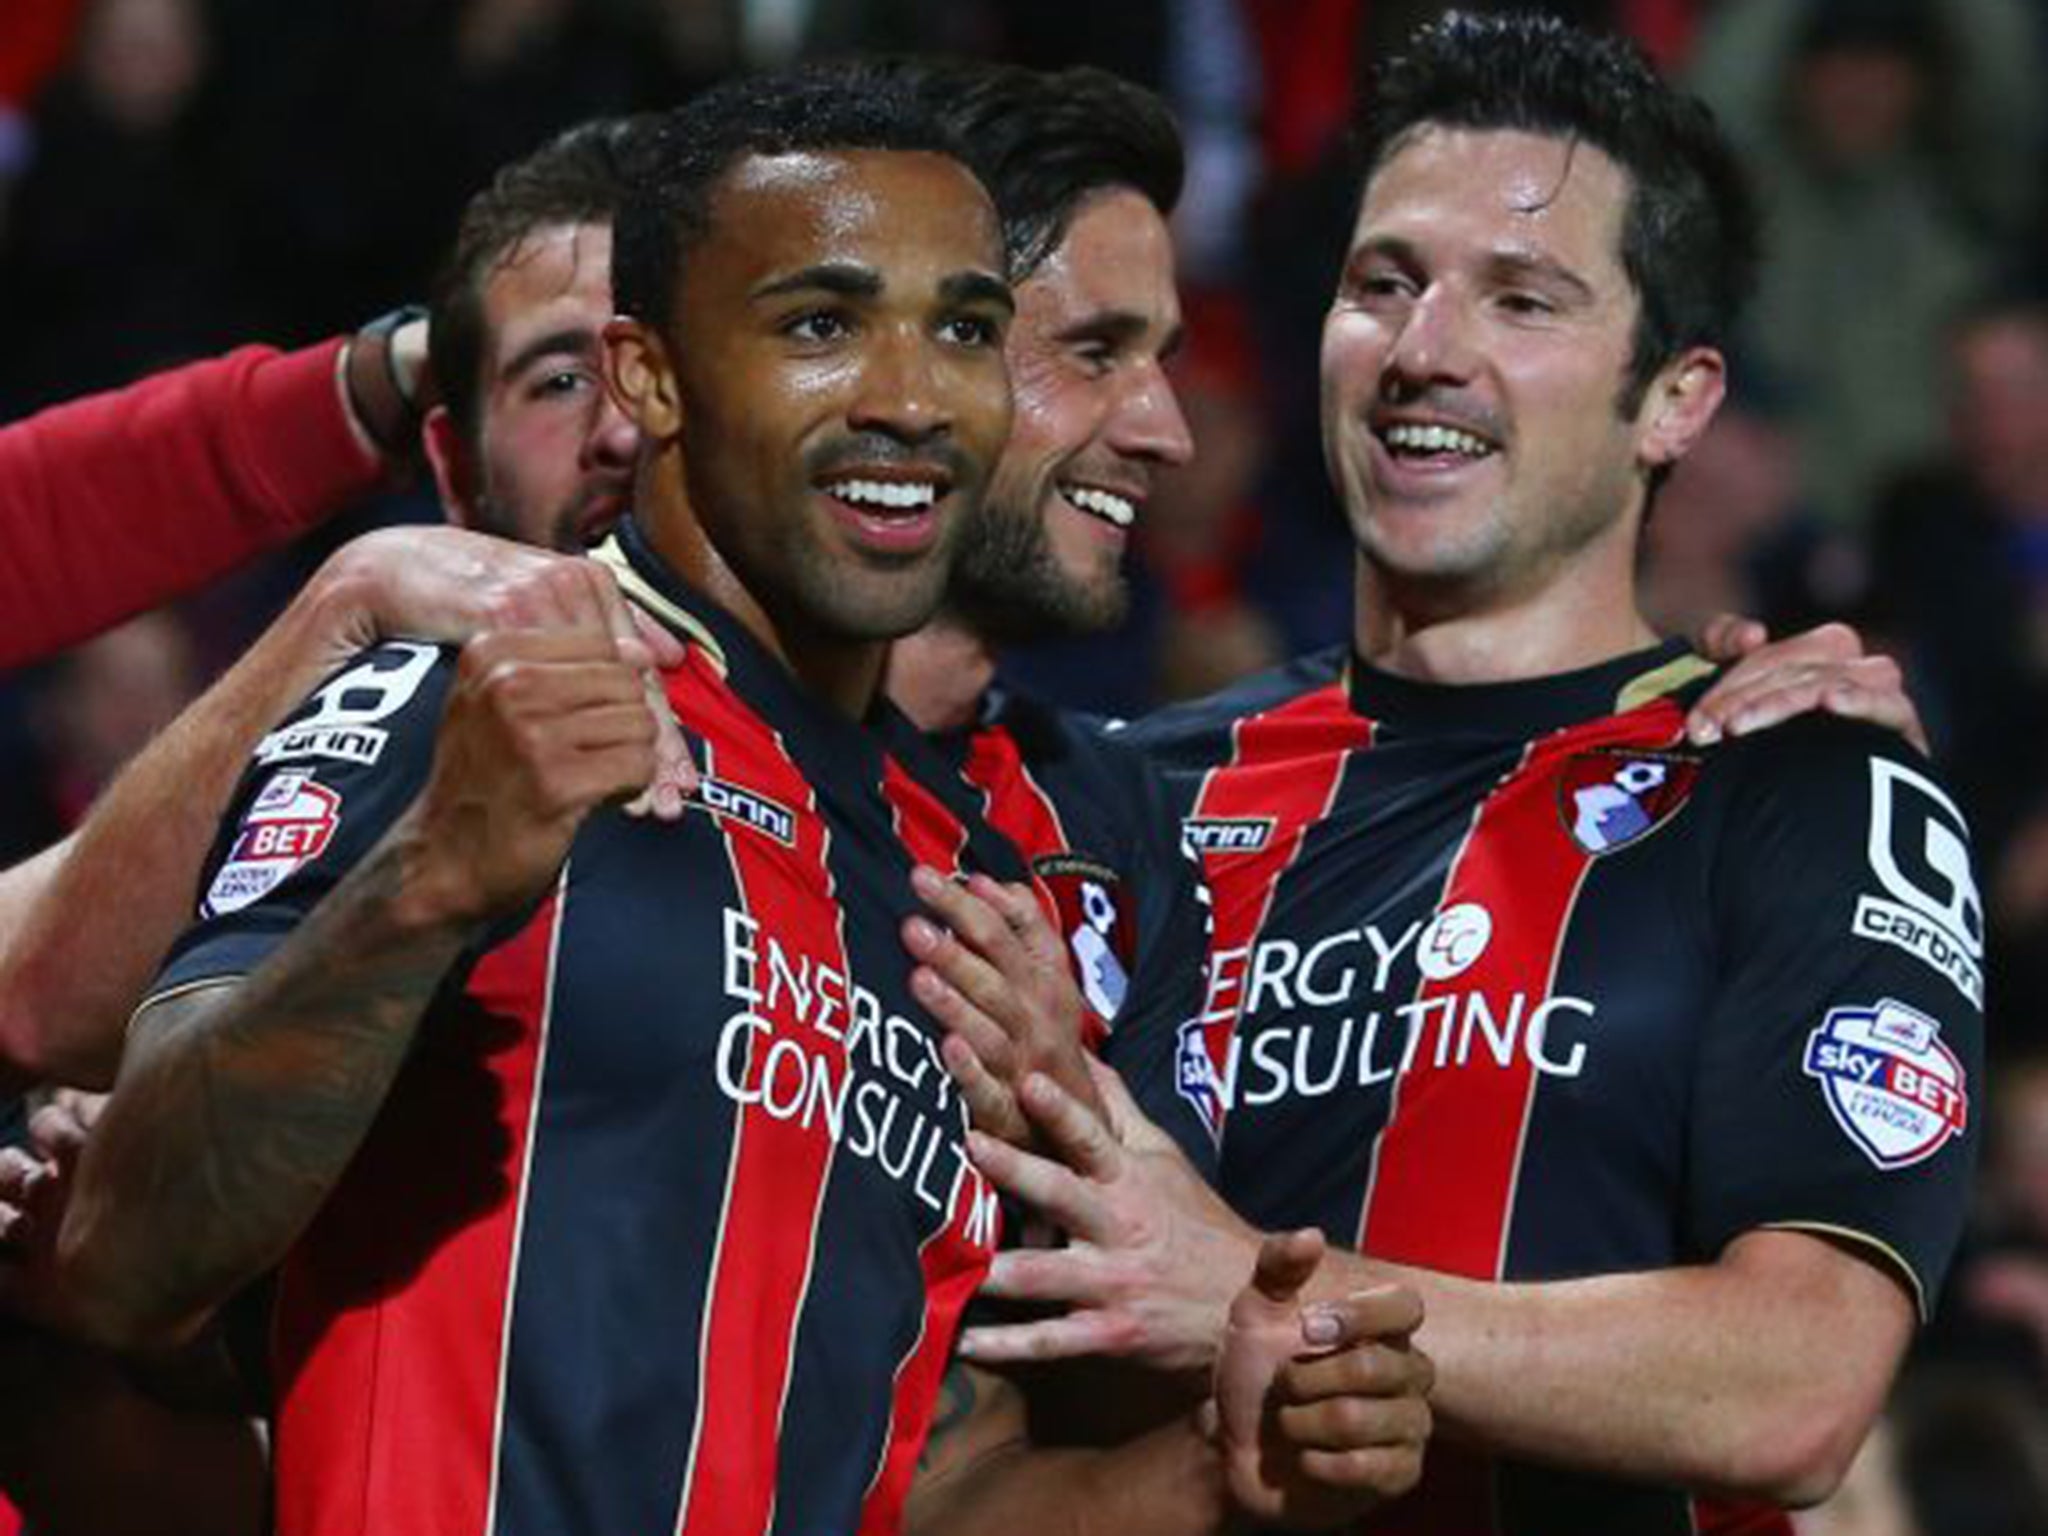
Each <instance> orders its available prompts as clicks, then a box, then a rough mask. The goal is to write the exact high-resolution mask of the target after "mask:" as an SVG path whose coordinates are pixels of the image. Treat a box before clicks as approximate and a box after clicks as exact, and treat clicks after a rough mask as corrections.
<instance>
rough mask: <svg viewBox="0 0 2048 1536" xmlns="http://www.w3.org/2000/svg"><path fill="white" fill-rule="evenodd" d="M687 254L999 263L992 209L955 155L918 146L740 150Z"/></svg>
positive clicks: (758, 262)
mask: <svg viewBox="0 0 2048 1536" xmlns="http://www.w3.org/2000/svg"><path fill="white" fill-rule="evenodd" d="M710 213H711V218H710V228H709V230H708V232H707V233H706V235H705V236H704V238H703V240H702V241H701V242H700V243H699V246H698V249H697V252H696V253H694V254H693V258H692V259H693V260H695V259H697V258H699V257H702V256H705V255H711V254H716V255H718V256H719V257H721V258H723V259H725V260H727V261H736V262H738V263H739V264H741V265H744V266H750V267H756V268H773V267H780V266H803V265H807V264H810V263H813V262H819V261H832V260H840V259H849V258H850V259H861V258H862V257H863V256H866V257H868V258H869V259H872V258H873V257H874V256H875V255H878V254H885V255H886V256H887V257H888V258H889V260H890V261H891V262H892V263H897V264H901V263H905V262H910V261H918V260H922V261H925V262H929V263H931V264H933V265H937V266H944V267H946V268H948V269H957V268H969V267H973V268H981V269H984V270H992V271H994V270H1000V262H1001V255H1000V250H1001V247H1000V243H999V240H998V234H997V226H996V218H995V209H994V206H993V205H992V204H991V203H990V201H989V198H988V194H987V193H986V192H985V191H983V190H982V186H981V183H980V182H978V181H976V180H975V179H974V177H973V175H972V174H971V173H970V172H969V171H968V170H967V169H966V167H964V166H962V165H961V164H960V163H959V162H958V161H956V160H952V159H950V158H948V157H947V156H944V155H940V154H934V153H931V152H928V151H923V150H879V149H860V150H833V151H802V152H798V153H793V154H786V155H747V156H745V157H743V158H742V159H740V160H739V161H738V162H737V163H736V164H734V165H733V167H732V168H731V169H730V170H728V171H727V172H726V173H725V174H724V175H723V176H722V177H720V178H719V181H718V183H717V185H716V188H715V189H714V191H713V194H712V198H711V206H710Z"/></svg>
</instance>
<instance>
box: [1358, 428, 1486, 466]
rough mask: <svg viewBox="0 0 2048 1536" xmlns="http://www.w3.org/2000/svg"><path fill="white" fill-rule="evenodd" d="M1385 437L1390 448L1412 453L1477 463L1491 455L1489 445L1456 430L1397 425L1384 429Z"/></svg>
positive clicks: (1480, 439) (1482, 440) (1469, 434)
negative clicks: (1451, 456) (1459, 456)
mask: <svg viewBox="0 0 2048 1536" xmlns="http://www.w3.org/2000/svg"><path fill="white" fill-rule="evenodd" d="M1384 436H1385V437H1386V440H1387V446H1388V447H1389V448H1404V449H1408V450H1410V451H1412V452H1415V453H1459V454H1463V455H1464V456H1465V457H1466V458H1468V459H1478V458H1484V457H1485V456H1486V455H1487V454H1489V453H1491V452H1493V445H1492V444H1491V443H1488V442H1486V441H1485V440H1484V439H1482V438H1477V437H1474V436H1473V435H1472V434H1471V433H1470V432H1460V431H1459V430H1458V429H1457V428H1456V427H1438V426H1425V425H1421V424H1419V423H1414V422H1397V423H1396V424H1395V425H1393V426H1391V427H1389V428H1387V430H1386V432H1385V434H1384Z"/></svg>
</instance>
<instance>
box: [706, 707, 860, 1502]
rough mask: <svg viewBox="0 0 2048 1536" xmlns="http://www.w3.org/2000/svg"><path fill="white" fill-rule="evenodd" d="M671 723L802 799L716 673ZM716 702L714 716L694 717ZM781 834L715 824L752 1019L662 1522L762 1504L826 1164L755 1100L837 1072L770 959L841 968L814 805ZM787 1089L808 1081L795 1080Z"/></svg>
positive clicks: (836, 1062)
mask: <svg viewBox="0 0 2048 1536" xmlns="http://www.w3.org/2000/svg"><path fill="white" fill-rule="evenodd" d="M686 702H687V703H688V704H689V705H691V706H692V707H687V708H682V709H681V713H682V718H683V723H684V725H685V726H686V727H689V728H690V729H693V730H698V731H701V732H702V733H703V734H704V735H705V737H706V738H707V739H715V740H718V741H721V742H724V743H726V745H725V747H724V749H723V750H722V751H721V752H720V753H719V757H718V760H717V762H715V763H712V764H710V765H708V766H709V768H710V771H712V772H713V773H715V774H716V775H717V776H718V777H719V778H721V779H723V780H725V781H727V782H730V783H737V784H740V785H743V786H745V788H747V789H748V790H751V791H753V792H754V793H756V794H758V795H762V796H765V797H767V798H769V799H771V800H775V801H778V802H780V803H782V804H783V805H786V806H790V807H794V808H802V812H808V811H812V810H814V808H815V807H814V797H813V795H812V793H811V789H810V786H809V785H808V784H807V783H806V782H805V781H804V778H803V775H802V773H801V772H800V771H799V770H798V768H797V766H796V764H795V763H794V762H792V761H791V760H790V757H789V754H788V752H787V750H786V748H785V747H784V746H783V743H782V741H781V739H780V738H779V736H778V735H777V734H776V733H775V732H773V731H771V730H770V729H768V728H767V727H766V726H765V725H763V724H762V723H761V722H760V721H759V720H758V719H757V718H756V717H755V716H754V715H753V714H752V712H751V711H749V710H747V709H746V708H745V706H744V705H741V704H739V703H738V702H737V701H736V700H733V699H732V697H731V695H730V694H729V693H728V692H727V691H726V690H725V689H724V688H723V687H722V686H721V687H720V688H718V689H716V690H714V691H712V697H711V698H710V699H708V700H704V699H699V700H693V701H684V700H677V703H678V705H679V706H683V705H685V704H686ZM713 704H722V706H723V707H722V708H721V709H720V710H719V714H720V719H719V720H718V721H717V723H716V724H715V725H713V724H711V723H710V722H708V721H706V720H704V719H703V716H704V714H705V713H706V712H707V710H708V708H709V707H710V706H711V705H713ZM793 821H794V830H793V835H794V838H795V845H794V846H793V847H785V846H783V845H782V844H781V843H779V842H777V841H776V840H775V839H774V838H773V837H771V836H769V835H767V834H766V833H764V832H761V831H759V830H756V829H753V828H750V827H747V826H743V825H734V824H733V823H731V822H728V823H727V824H726V847H727V849H728V850H729V852H730V854H731V856H732V863H733V873H734V877H735V879H736V881H737V884H738V887H739V903H740V906H741V908H742V910H743V911H745V912H746V913H747V915H748V916H750V917H752V918H754V919H755V920H757V921H758V922H759V923H760V925H761V941H762V945H763V950H762V954H761V957H760V972H759V975H758V977H757V980H756V987H757V988H758V990H759V991H760V992H761V994H762V995H761V999H760V1001H759V1003H758V1004H757V1005H756V1007H755V1010H754V1011H755V1013H756V1014H757V1015H758V1016H759V1017H760V1018H761V1019H762V1020H764V1021H765V1023H766V1024H767V1026H768V1028H767V1030H766V1032H765V1033H756V1034H754V1035H753V1036H752V1037H751V1039H750V1042H749V1049H748V1054H747V1065H746V1089H747V1094H748V1102H747V1103H746V1104H745V1105H743V1106H742V1107H741V1109H740V1112H739V1116H738V1120H737V1122H736V1124H735V1126H734V1131H733V1146H732V1154H731V1168H730V1172H729V1173H728V1174H727V1177H726V1187H725V1189H726V1192H725V1209H724V1211H723V1213H722V1214H721V1218H720V1222H719V1234H718V1248H717V1256H716V1259H715V1260H714V1269H713V1273H712V1276H711V1285H710V1292H709V1297H708V1299H707V1302H706V1305H705V1322H704V1344H703V1351H704V1355H703V1365H702V1374H701V1376H700V1378H699V1390H698V1396H697V1423H696V1428H695V1431H694V1438H693V1443H692V1445H691V1448H690V1459H689V1472H688V1475H687V1478H686V1480H685V1484H684V1488H683V1497H682V1505H681V1509H680V1510H679V1512H678V1514H677V1520H676V1528H677V1530H678V1531H680V1532H686V1533H688V1536H758V1533H760V1532H761V1531H764V1530H766V1529H767V1528H768V1526H769V1524H770V1521H771V1519H772V1517H773V1512H774V1507H775V1481H776V1465H777V1447H778V1445H779V1442H780V1439H781V1432H782V1409H783V1403H784V1400H785V1397H786V1395H787V1393H788V1389H789V1377H790V1363H791V1357H792V1354H793V1351H794V1347H795V1342H796V1325H797V1320H798V1317H799V1315H800V1313H801V1312H802V1308H803V1299H804V1293H805V1291H806V1290H807V1289H808V1287H809V1285H810V1277H811V1266H812V1262H813V1258H814V1256H815V1253H816V1246H817V1223H818V1212H819V1209H820V1208H821V1207H822V1205H823V1204H824V1198H825V1186H826V1183H827V1181H828V1179H829V1177H830V1174H831V1169H832V1141H831V1139H830V1138H829V1137H828V1136H827V1135H825V1134H824V1132H823V1130H822V1129H820V1128H819V1127H817V1126H816V1125H807V1124H806V1123H805V1122H806V1121H807V1120H808V1119H809V1117H808V1116H800V1115H799V1116H791V1117H788V1118H779V1117H777V1116H776V1115H774V1114H772V1113H769V1112H768V1111H767V1110H766V1109H765V1108H764V1107H763V1105H762V1103H761V1102H760V1100H761V1096H762V1094H763V1089H764V1084H765V1085H767V1089H768V1091H769V1092H770V1093H772V1094H774V1095H775V1096H777V1097H781V1098H786V1097H787V1096H788V1094H789V1093H790V1091H791V1090H790V1086H789V1083H790V1081H791V1080H792V1076H794V1080H796V1081H797V1082H799V1083H800V1084H801V1083H805V1082H808V1081H810V1080H812V1079H811V1074H813V1073H822V1074H827V1075H829V1078H830V1080H831V1081H833V1082H840V1081H843V1080H844V1077H845V1074H846V1071H847V1065H846V1050H845V1045H844V1042H843V1041H842V1040H840V1039H838V1038H836V1034H837V1032H836V1031H834V1032H831V1033H828V1032H827V1031H824V1030H820V1029H816V1028H814V1027H812V1025H813V1021H812V1020H811V1019H808V1018H806V1017H805V1013H806V1004H805V1002H804V1000H803V999H801V998H800V997H799V996H798V992H797V985H795V984H792V978H789V977H786V976H783V975H781V974H780V973H779V972H778V971H777V969H776V967H775V966H774V964H773V963H772V962H771V960H770V957H769V952H768V950H767V943H768V941H769V939H770V937H771V936H772V937H773V939H774V941H775V943H776V944H778V945H779V946H781V947H782V949H783V952H784V954H785V955H786V956H787V957H788V959H789V963H790V967H791V968H792V969H796V968H799V967H800V966H801V965H802V964H803V962H804V961H805V960H809V961H811V962H813V963H815V964H817V965H822V966H829V967H831V968H832V969H834V970H836V971H837V972H838V973H839V975H840V976H842V977H844V976H846V975H847V973H848V967H847V963H846V945H845V938H844V935H843V933H842V932H841V928H840V914H839V909H838V905H837V902H836V901H835V899H834V894H833V889H832V874H831V870H830V868H829V867H828V866H827V863H826V853H827V851H828V846H827V845H828V834H827V832H826V829H825V825H824V822H823V819H822V818H821V817H819V816H817V815H815V814H803V813H801V812H800V813H799V814H798V815H797V816H796V817H794V818H793ZM797 1091H798V1092H799V1093H801V1094H808V1092H809V1089H808V1088H804V1087H799V1088H798V1090H797Z"/></svg>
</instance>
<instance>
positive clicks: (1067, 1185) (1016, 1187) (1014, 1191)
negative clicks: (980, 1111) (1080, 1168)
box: [967, 1131, 1112, 1243]
mask: <svg viewBox="0 0 2048 1536" xmlns="http://www.w3.org/2000/svg"><path fill="white" fill-rule="evenodd" d="M967 1152H968V1155H969V1156H970V1157H972V1158H973V1159H974V1166H975V1167H976V1168H979V1169H980V1170H981V1174H982V1177H983V1178H985V1179H987V1180H988V1181H989V1183H991V1184H993V1185H995V1187H996V1188H997V1189H999V1190H1001V1191H1002V1192H1003V1193H1004V1194H1006V1195H1010V1196H1013V1197H1015V1198H1016V1199H1018V1200H1021V1201H1023V1202H1024V1203H1025V1204H1026V1205H1028V1206H1030V1207H1031V1208H1032V1209H1033V1210H1034V1211H1036V1212H1038V1214H1039V1215H1041V1216H1044V1217H1046V1218H1047V1219H1048V1220H1050V1221H1052V1222H1053V1223H1054V1224H1055V1225H1056V1226H1058V1227H1059V1228H1060V1229H1061V1230H1062V1231H1064V1232H1066V1233H1067V1234H1068V1235H1069V1236H1071V1237H1077V1238H1079V1239H1081V1240H1082V1241H1083V1242H1091V1243H1097V1242H1102V1241H1104V1240H1105V1239H1106V1238H1107V1237H1108V1236H1109V1235H1110V1230H1111V1225H1112V1223H1111V1219H1110V1213H1109V1211H1108V1210H1107V1209H1106V1208H1105V1207H1104V1205H1103V1202H1102V1199H1101V1197H1100V1196H1099V1195H1098V1194H1097V1192H1096V1190H1095V1187H1094V1186H1093V1185H1091V1184H1090V1183H1088V1181H1087V1180H1085V1179H1081V1178H1077V1177H1076V1176H1075V1175H1074V1172H1073V1170H1072V1169H1070V1168H1068V1167H1067V1166H1066V1165H1064V1164H1062V1163H1057V1162H1054V1161H1053V1160H1052V1159H1051V1158H1049V1157H1040V1156H1039V1155H1038V1154H1037V1153H1036V1152H1027V1151H1025V1150H1024V1149H1023V1148H1022V1147H1016V1146H1012V1145H1011V1144H1010V1143H1008V1142H1006V1141H999V1140H997V1139H996V1138H995V1137H993V1136H989V1135H986V1134H984V1133H983V1132H981V1131H969V1132H968V1133H967Z"/></svg>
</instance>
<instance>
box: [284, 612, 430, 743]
mask: <svg viewBox="0 0 2048 1536" xmlns="http://www.w3.org/2000/svg"><path fill="white" fill-rule="evenodd" d="M439 654H440V652H439V651H438V649H437V648H436V647H434V646H431V645H420V644H417V643H415V642H412V641H406V640H396V641H392V642H390V643H388V644H386V645H384V646H382V647H380V648H379V650H378V651H377V652H376V653H375V654H374V655H372V656H371V657H370V658H369V659H368V660H366V661H364V662H361V663H360V664H358V665H356V666H353V667H350V668H349V669H348V670H347V671H345V672H341V673H339V674H337V675H336V676H335V677H333V678H331V679H330V680H329V681H328V682H327V683H326V684H325V685H323V686H322V687H321V689H320V690H319V692H317V693H315V694H314V695H313V697H312V698H311V700H310V701H309V702H308V705H307V710H306V712H303V713H301V714H300V716H299V718H297V719H296V720H293V721H292V722H291V723H290V724H288V725H284V726H281V727H279V728H278V729H277V730H274V731H272V732H271V733H270V734H269V735H268V736H266V737H264V738H263V740H262V741H261V742H259V743H257V746H256V761H257V762H259V763H283V762H291V761H294V760H301V761H303V760H305V759H309V758H324V759H328V760H330V761H334V762H343V763H357V764H360V765H362V766H363V767H366V768H367V767H369V766H370V765H372V764H374V763H375V762H376V761H377V759H378V758H380V757H382V756H383V755H384V745H385V743H386V742H387V741H389V740H390V739H391V733H390V731H388V730H386V729H385V728H384V727H383V726H381V725H379V724H377V722H378V721H380V720H387V719H389V718H390V717H391V716H393V715H395V714H397V713H398V712H399V711H400V710H401V709H403V708H405V706H406V705H407V704H408V703H410V702H411V701H412V697H413V695H414V694H416V693H418V692H419V688H420V684H421V683H423V682H425V681H426V679H427V676H428V674H429V673H431V672H432V671H433V670H434V662H435V659H436V658H437V657H438V656H439Z"/></svg>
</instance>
